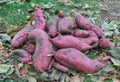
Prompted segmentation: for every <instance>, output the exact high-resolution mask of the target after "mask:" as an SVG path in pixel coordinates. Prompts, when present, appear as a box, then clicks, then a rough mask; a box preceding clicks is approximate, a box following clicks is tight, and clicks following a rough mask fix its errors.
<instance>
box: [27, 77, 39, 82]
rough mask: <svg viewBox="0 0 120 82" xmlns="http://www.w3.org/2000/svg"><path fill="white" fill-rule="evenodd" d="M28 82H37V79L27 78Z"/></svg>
mask: <svg viewBox="0 0 120 82" xmlns="http://www.w3.org/2000/svg"><path fill="white" fill-rule="evenodd" d="M27 80H28V82H37V80H36V78H34V77H27Z"/></svg>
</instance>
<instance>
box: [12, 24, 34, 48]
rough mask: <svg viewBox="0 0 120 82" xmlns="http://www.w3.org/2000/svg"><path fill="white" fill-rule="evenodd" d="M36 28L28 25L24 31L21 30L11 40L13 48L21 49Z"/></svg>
mask: <svg viewBox="0 0 120 82" xmlns="http://www.w3.org/2000/svg"><path fill="white" fill-rule="evenodd" d="M34 28H35V27H34V26H32V25H30V24H29V25H27V26H25V27H24V28H23V29H21V30H20V31H19V32H18V33H17V34H16V35H15V36H14V37H13V39H12V40H11V45H12V47H19V46H22V45H23V44H24V43H25V42H26V41H27V37H28V34H29V33H30V32H31V31H32V30H33V29H34Z"/></svg>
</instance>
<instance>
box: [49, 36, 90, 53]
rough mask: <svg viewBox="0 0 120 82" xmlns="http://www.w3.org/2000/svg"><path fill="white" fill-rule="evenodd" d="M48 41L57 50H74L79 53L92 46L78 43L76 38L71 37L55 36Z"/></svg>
mask: <svg viewBox="0 0 120 82" xmlns="http://www.w3.org/2000/svg"><path fill="white" fill-rule="evenodd" d="M50 40H51V42H52V43H53V45H54V46H56V47H58V48H76V49H78V50H81V51H83V50H88V49H91V48H92V46H90V45H88V44H86V43H84V42H82V41H80V40H79V39H78V38H76V37H74V36H71V35H66V36H65V35H64V36H57V37H55V38H52V39H50Z"/></svg>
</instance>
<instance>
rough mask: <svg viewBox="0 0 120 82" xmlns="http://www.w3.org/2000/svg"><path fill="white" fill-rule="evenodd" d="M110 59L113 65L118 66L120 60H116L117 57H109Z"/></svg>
mask: <svg viewBox="0 0 120 82" xmlns="http://www.w3.org/2000/svg"><path fill="white" fill-rule="evenodd" d="M111 61H112V62H113V64H114V65H115V66H118V67H120V60H117V59H115V58H111Z"/></svg>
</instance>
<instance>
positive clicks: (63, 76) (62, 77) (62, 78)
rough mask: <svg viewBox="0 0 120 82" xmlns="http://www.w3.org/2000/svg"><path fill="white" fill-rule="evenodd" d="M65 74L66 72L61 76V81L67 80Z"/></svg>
mask: <svg viewBox="0 0 120 82" xmlns="http://www.w3.org/2000/svg"><path fill="white" fill-rule="evenodd" d="M65 76H66V74H65V73H63V74H62V76H61V77H60V82H66V81H65Z"/></svg>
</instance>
